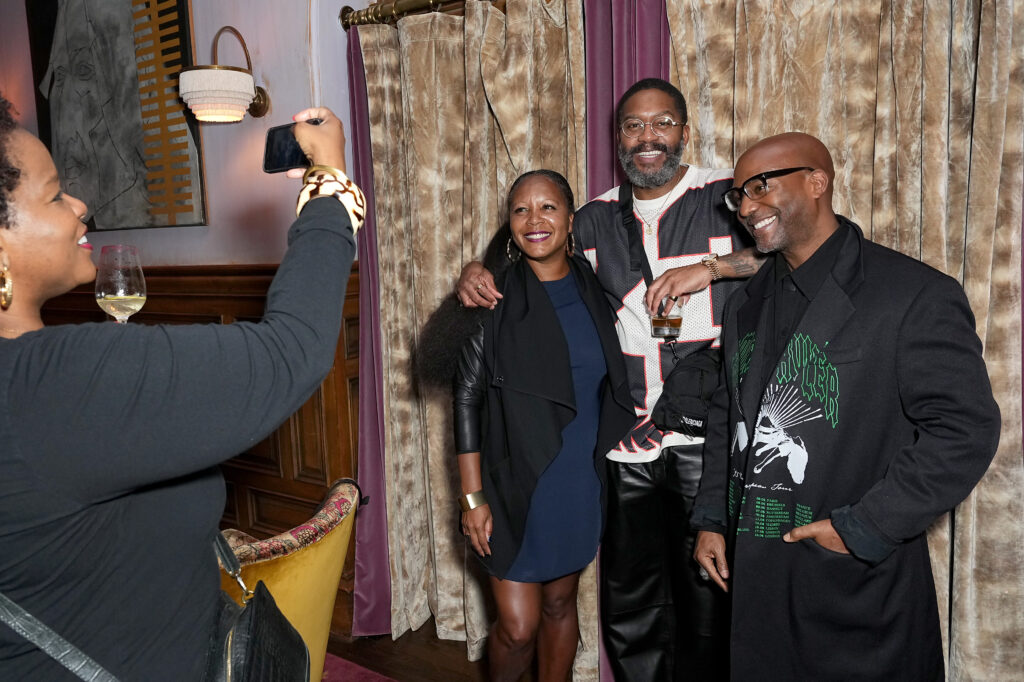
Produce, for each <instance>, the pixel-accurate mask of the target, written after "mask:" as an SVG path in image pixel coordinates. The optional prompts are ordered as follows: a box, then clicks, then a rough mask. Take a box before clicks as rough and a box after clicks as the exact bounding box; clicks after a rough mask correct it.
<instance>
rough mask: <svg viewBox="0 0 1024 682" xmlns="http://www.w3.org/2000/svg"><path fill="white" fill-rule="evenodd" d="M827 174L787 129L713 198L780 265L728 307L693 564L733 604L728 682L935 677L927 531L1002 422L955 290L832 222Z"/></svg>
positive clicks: (979, 466)
mask: <svg viewBox="0 0 1024 682" xmlns="http://www.w3.org/2000/svg"><path fill="white" fill-rule="evenodd" d="M834 177H835V172H834V170H833V165H832V158H831V156H830V154H829V153H828V150H827V149H826V148H825V147H824V145H822V143H821V142H820V141H818V140H817V139H815V138H813V137H811V136H809V135H804V134H801V133H787V134H784V135H778V136H775V137H770V138H767V139H765V140H762V141H761V142H758V143H757V144H755V145H754V146H753V147H751V148H750V149H749V150H748V151H747V152H746V153H744V154H743V156H741V157H740V159H739V163H737V165H736V173H735V178H736V182H735V183H734V186H733V187H732V188H731V189H729V190H728V191H727V192H725V195H724V197H723V199H724V201H725V203H726V204H727V205H728V207H729V208H730V209H731V210H733V211H735V212H736V217H737V218H738V220H739V222H740V223H741V224H742V225H743V227H744V228H745V229H746V230H747V231H748V232H749V233H750V234H751V235H752V236H753V238H754V240H755V242H756V244H757V248H758V250H759V251H761V252H763V253H769V254H772V255H771V256H769V259H768V262H767V263H766V265H765V266H764V267H763V268H761V270H760V272H759V273H758V274H757V275H755V276H754V277H752V278H751V279H750V280H749V281H748V282H747V284H746V286H744V288H743V289H741V290H740V291H738V292H737V293H736V294H734V295H733V296H732V298H731V299H730V300H729V302H728V304H727V306H726V312H725V326H724V329H723V333H722V341H723V349H724V354H725V355H724V363H723V371H724V374H725V377H724V379H723V381H722V383H721V386H720V387H719V389H718V392H717V394H716V397H715V401H714V404H713V407H712V414H711V416H710V418H709V422H710V423H709V426H708V433H707V441H706V445H705V455H704V457H705V462H704V472H703V475H702V478H701V484H700V492H699V493H698V496H697V500H696V503H695V508H694V513H693V519H692V525H693V526H694V527H696V528H699V529H700V532H699V533H698V540H697V547H696V550H695V552H694V557H695V558H696V560H697V561H698V563H700V565H701V566H702V567H703V569H704V570H705V571H707V572H708V574H709V575H710V577H711V579H712V580H713V581H714V582H715V583H716V584H717V585H718V586H719V587H721V588H722V589H723V590H727V591H729V592H731V594H732V625H731V627H732V632H731V656H730V660H731V675H732V678H733V679H735V680H816V681H817V680H867V679H893V680H916V681H920V680H942V679H943V678H944V669H943V660H942V645H941V639H940V634H939V620H938V608H937V606H936V598H935V587H934V584H933V582H932V575H931V567H930V563H929V558H928V547H927V543H926V540H925V530H926V529H927V528H928V526H929V525H930V524H931V523H932V522H933V521H934V520H935V519H936V518H938V517H939V516H940V515H941V514H943V513H944V512H946V511H947V510H949V509H951V508H952V507H954V506H955V505H956V504H958V503H959V502H960V501H961V500H963V499H964V497H966V496H967V495H968V493H970V491H971V490H972V489H973V488H974V486H975V484H977V482H978V480H979V479H980V478H981V476H982V474H984V472H985V470H986V468H987V467H988V465H989V462H990V461H991V459H992V457H993V455H994V453H995V449H996V445H997V443H998V438H999V410H998V408H997V407H996V404H995V401H994V400H993V398H992V390H991V387H990V385H989V380H988V374H987V372H986V369H985V363H984V361H983V360H982V356H981V343H980V342H979V340H978V337H977V334H976V333H975V330H974V317H973V315H972V313H971V309H970V306H969V305H968V302H967V298H966V297H965V296H964V292H963V289H962V288H961V287H960V285H959V284H958V283H957V282H956V281H955V280H953V279H952V278H950V277H947V276H946V275H944V274H942V273H940V272H938V271H936V270H934V269H932V268H930V267H928V266H927V265H924V264H922V263H920V262H918V261H916V260H913V259H911V258H908V257H906V256H903V255H901V254H899V253H897V252H895V251H892V250H890V249H887V248H884V247H882V246H879V245H877V244H874V243H872V242H870V241H868V240H867V239H865V237H864V234H863V233H862V232H861V229H860V228H859V227H858V226H857V225H855V224H854V223H852V222H851V221H849V220H848V219H846V218H844V217H842V216H837V215H836V214H835V213H834V212H833V210H832V188H833V181H834Z"/></svg>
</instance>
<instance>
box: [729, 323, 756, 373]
mask: <svg viewBox="0 0 1024 682" xmlns="http://www.w3.org/2000/svg"><path fill="white" fill-rule="evenodd" d="M756 343H757V334H755V333H754V332H748V333H747V335H746V336H744V337H743V338H742V339H740V342H739V344H738V348H737V349H736V352H735V353H733V355H732V375H733V376H734V377H736V381H737V383H738V382H740V381H742V380H743V377H745V376H746V375H747V370H749V369H750V356H752V355H753V354H754V346H755V345H756Z"/></svg>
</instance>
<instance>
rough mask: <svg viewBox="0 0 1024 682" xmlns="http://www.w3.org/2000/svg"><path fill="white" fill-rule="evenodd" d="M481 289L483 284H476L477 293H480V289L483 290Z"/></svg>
mask: <svg viewBox="0 0 1024 682" xmlns="http://www.w3.org/2000/svg"><path fill="white" fill-rule="evenodd" d="M483 288H484V285H483V283H480V284H477V285H476V290H477V291H480V290H481V289H483Z"/></svg>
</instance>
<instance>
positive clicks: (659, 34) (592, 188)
mask: <svg viewBox="0 0 1024 682" xmlns="http://www.w3.org/2000/svg"><path fill="white" fill-rule="evenodd" d="M583 17H584V22H585V25H586V28H585V30H586V37H585V40H586V52H587V193H588V194H589V196H588V197H587V198H588V199H592V198H594V197H596V196H598V195H599V194H602V193H603V192H605V191H607V190H609V189H611V188H612V187H614V186H616V185H618V184H619V183H620V182H621V175H620V173H621V171H620V169H619V161H618V156H617V154H616V145H617V144H618V142H617V136H616V134H615V105H616V104H618V100H619V97H621V96H622V93H624V92H625V91H626V90H627V89H629V86H631V85H632V84H633V83H635V82H637V81H638V80H640V79H641V78H651V77H654V78H664V79H665V80H668V77H669V63H668V62H669V46H670V37H669V32H668V15H667V14H666V10H665V2H664V0H584V4H583ZM683 94H686V93H683Z"/></svg>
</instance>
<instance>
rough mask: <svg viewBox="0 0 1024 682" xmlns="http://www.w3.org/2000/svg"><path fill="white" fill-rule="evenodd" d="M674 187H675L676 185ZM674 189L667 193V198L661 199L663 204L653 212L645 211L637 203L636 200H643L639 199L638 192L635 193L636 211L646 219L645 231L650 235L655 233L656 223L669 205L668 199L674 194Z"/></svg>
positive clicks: (634, 203) (641, 217)
mask: <svg viewBox="0 0 1024 682" xmlns="http://www.w3.org/2000/svg"><path fill="white" fill-rule="evenodd" d="M672 189H675V187H673V188H672ZM672 189H670V190H669V191H668V192H666V193H665V198H664V199H662V200H661V206H659V207H658V208H656V209H655V210H654V211H653V212H651V213H648V212H646V211H644V210H643V209H641V208H640V207H639V206H638V205H637V203H636V202H638V201H642V199H637V196H636V192H634V193H633V208H635V209H636V212H637V213H639V214H640V219H641V220H642V221H644V231H645V232H647V234H648V235H652V234H654V224H655V222H656V221H657V220H658V217H659V216H661V214H662V212H663V211H664V210H665V207H666V206H668V200H669V198H670V197H671V196H672Z"/></svg>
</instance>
